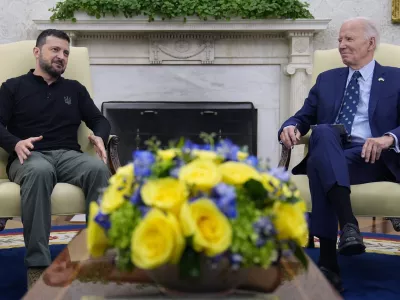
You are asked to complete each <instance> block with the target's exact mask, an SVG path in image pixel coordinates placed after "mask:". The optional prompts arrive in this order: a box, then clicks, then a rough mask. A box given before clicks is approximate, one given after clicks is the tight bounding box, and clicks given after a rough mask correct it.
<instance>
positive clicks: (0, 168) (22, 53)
mask: <svg viewBox="0 0 400 300" xmlns="http://www.w3.org/2000/svg"><path fill="white" fill-rule="evenodd" d="M34 46H35V41H33V40H29V41H21V42H16V43H10V44H4V45H0V83H2V82H4V81H6V80H7V79H8V78H12V77H16V76H19V75H23V74H25V73H27V72H28V71H29V69H33V68H35V58H34V56H33V52H32V51H33V48H34ZM64 77H65V78H69V79H75V80H78V81H79V82H80V83H82V84H83V85H84V86H85V87H86V88H87V90H88V91H89V93H90V94H91V95H92V94H93V92H92V84H91V77H90V63H89V54H88V50H87V49H86V48H83V47H71V53H70V58H69V63H68V66H67V70H66V72H65V74H64ZM90 132H91V131H90V130H89V128H88V127H86V125H85V123H83V122H82V124H81V126H80V127H79V131H78V137H79V138H78V141H79V144H80V145H81V150H82V151H83V152H86V153H89V154H90V155H96V152H95V151H94V148H93V146H92V144H91V143H90V142H89V140H88V136H89V134H90ZM117 144H118V137H117V136H110V138H109V141H108V144H107V145H106V148H107V152H108V153H107V154H108V166H109V168H110V170H111V173H113V174H114V173H115V170H116V169H117V168H118V167H119V160H118V154H117ZM7 160H8V154H7V152H5V151H4V150H3V149H2V148H0V217H18V216H21V199H20V187H19V185H17V184H15V183H13V182H9V180H8V177H7V174H6V165H7ZM51 211H52V214H53V215H74V214H84V213H85V198H84V194H83V191H82V190H81V189H80V188H78V187H76V186H74V185H71V184H67V183H57V184H56V186H55V187H54V190H53V194H52V196H51Z"/></svg>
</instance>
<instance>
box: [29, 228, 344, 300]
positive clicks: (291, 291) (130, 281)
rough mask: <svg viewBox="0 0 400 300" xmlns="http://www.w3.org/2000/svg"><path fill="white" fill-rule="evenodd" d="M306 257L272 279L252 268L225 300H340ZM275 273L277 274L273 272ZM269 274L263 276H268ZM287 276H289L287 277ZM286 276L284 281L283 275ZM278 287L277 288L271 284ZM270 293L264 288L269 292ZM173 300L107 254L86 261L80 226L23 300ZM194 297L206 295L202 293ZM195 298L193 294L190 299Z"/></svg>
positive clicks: (285, 262)
mask: <svg viewBox="0 0 400 300" xmlns="http://www.w3.org/2000/svg"><path fill="white" fill-rule="evenodd" d="M308 260H309V268H308V270H304V269H302V268H301V266H300V264H299V263H298V262H297V261H296V260H294V259H290V258H285V259H282V263H281V264H280V266H278V267H276V268H275V269H271V271H270V272H275V273H274V274H272V273H271V275H274V276H272V277H273V278H279V281H277V282H276V283H274V282H272V281H271V280H268V279H266V278H265V277H266V276H265V275H266V273H263V276H261V275H260V273H258V274H257V272H254V273H252V274H251V275H249V277H248V279H247V282H246V283H245V284H244V285H243V286H241V289H240V290H238V291H237V292H236V293H234V294H232V295H230V296H225V297H223V298H224V299H265V300H278V299H280V300H292V299H293V300H320V299H324V300H339V299H343V298H342V297H341V296H340V295H339V294H338V293H337V292H336V291H335V290H334V289H333V288H332V287H331V285H330V284H329V283H328V281H327V280H326V279H325V277H324V276H323V275H322V273H321V272H320V271H319V269H318V268H317V267H316V265H315V264H314V263H313V262H312V261H311V259H310V258H308ZM276 272H278V273H276ZM277 274H279V275H280V276H279V277H278V276H276V275H277ZM267 275H268V274H267ZM289 277H291V278H289ZM288 278H289V279H288ZM274 284H276V285H275V286H278V287H277V288H276V289H275V288H274V287H272V286H273V285H274ZM271 289H274V292H273V293H269V292H266V291H271ZM117 298H118V299H160V298H164V299H172V298H170V297H169V296H166V295H164V294H163V293H162V292H161V291H160V290H159V289H158V288H157V286H156V285H155V284H153V282H152V281H151V279H150V278H149V277H147V276H146V273H145V272H144V271H140V270H138V271H135V272H132V273H125V274H123V273H121V272H118V271H117V270H116V269H115V267H113V265H112V257H111V256H109V257H104V258H101V259H91V258H90V256H89V253H88V251H87V249H86V229H84V230H81V231H80V232H79V233H78V234H77V235H76V236H75V237H74V238H73V239H72V240H71V242H70V243H69V244H68V245H67V246H66V247H65V249H64V250H63V251H62V252H61V253H60V254H59V255H58V257H57V258H56V259H55V260H54V261H53V263H52V264H51V265H50V266H49V267H48V268H47V269H46V270H45V272H44V273H43V275H42V276H41V278H40V279H39V280H38V281H37V282H36V284H35V285H34V286H33V287H32V288H31V289H30V290H29V291H28V293H27V294H26V295H25V296H24V298H23V299H26V300H40V299H46V300H47V299H52V300H67V299H68V300H69V299H73V300H100V299H117ZM196 298H197V299H201V298H203V299H210V298H209V297H207V296H206V295H202V297H201V296H199V297H196ZM191 299H194V298H191Z"/></svg>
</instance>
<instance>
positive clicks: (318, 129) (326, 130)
mask: <svg viewBox="0 0 400 300" xmlns="http://www.w3.org/2000/svg"><path fill="white" fill-rule="evenodd" d="M327 136H335V137H336V136H338V132H337V130H336V129H335V128H334V127H332V126H331V125H329V124H320V125H317V126H315V127H314V129H313V131H312V134H311V137H314V138H315V137H327Z"/></svg>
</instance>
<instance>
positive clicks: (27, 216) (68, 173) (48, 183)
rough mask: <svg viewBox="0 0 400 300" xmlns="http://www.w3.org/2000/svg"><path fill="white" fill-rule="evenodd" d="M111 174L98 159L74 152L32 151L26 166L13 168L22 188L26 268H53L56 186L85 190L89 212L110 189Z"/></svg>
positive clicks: (16, 163)
mask: <svg viewBox="0 0 400 300" xmlns="http://www.w3.org/2000/svg"><path fill="white" fill-rule="evenodd" d="M109 177H110V171H109V170H108V167H107V166H106V165H105V164H104V163H103V162H102V161H101V160H100V159H99V158H97V157H93V156H90V155H88V154H86V153H80V152H77V151H72V150H54V151H43V152H38V151H33V152H32V154H31V156H29V158H28V159H27V160H26V161H25V162H24V164H23V165H21V163H20V162H19V160H18V159H16V160H14V161H13V162H12V164H11V166H10V170H9V178H10V180H11V181H13V182H15V183H18V184H19V185H20V186H21V210H22V223H23V227H24V241H25V247H26V254H25V265H26V266H27V267H45V266H48V265H50V263H51V257H50V250H49V237H50V229H51V201H50V198H51V194H52V192H53V188H54V186H55V185H56V184H57V182H65V183H70V184H73V185H76V186H78V187H80V188H82V190H83V192H84V194H85V197H86V212H88V207H89V203H90V201H95V200H97V197H98V193H99V189H101V188H104V187H106V186H107V185H108V179H109Z"/></svg>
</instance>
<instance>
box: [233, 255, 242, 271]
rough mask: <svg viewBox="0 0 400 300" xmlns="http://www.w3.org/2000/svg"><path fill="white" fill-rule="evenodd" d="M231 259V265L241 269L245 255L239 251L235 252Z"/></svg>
mask: <svg viewBox="0 0 400 300" xmlns="http://www.w3.org/2000/svg"><path fill="white" fill-rule="evenodd" d="M230 260H231V267H232V269H235V270H237V269H239V268H240V264H241V263H242V261H243V256H241V255H240V254H237V253H233V254H232V255H231V257H230Z"/></svg>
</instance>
